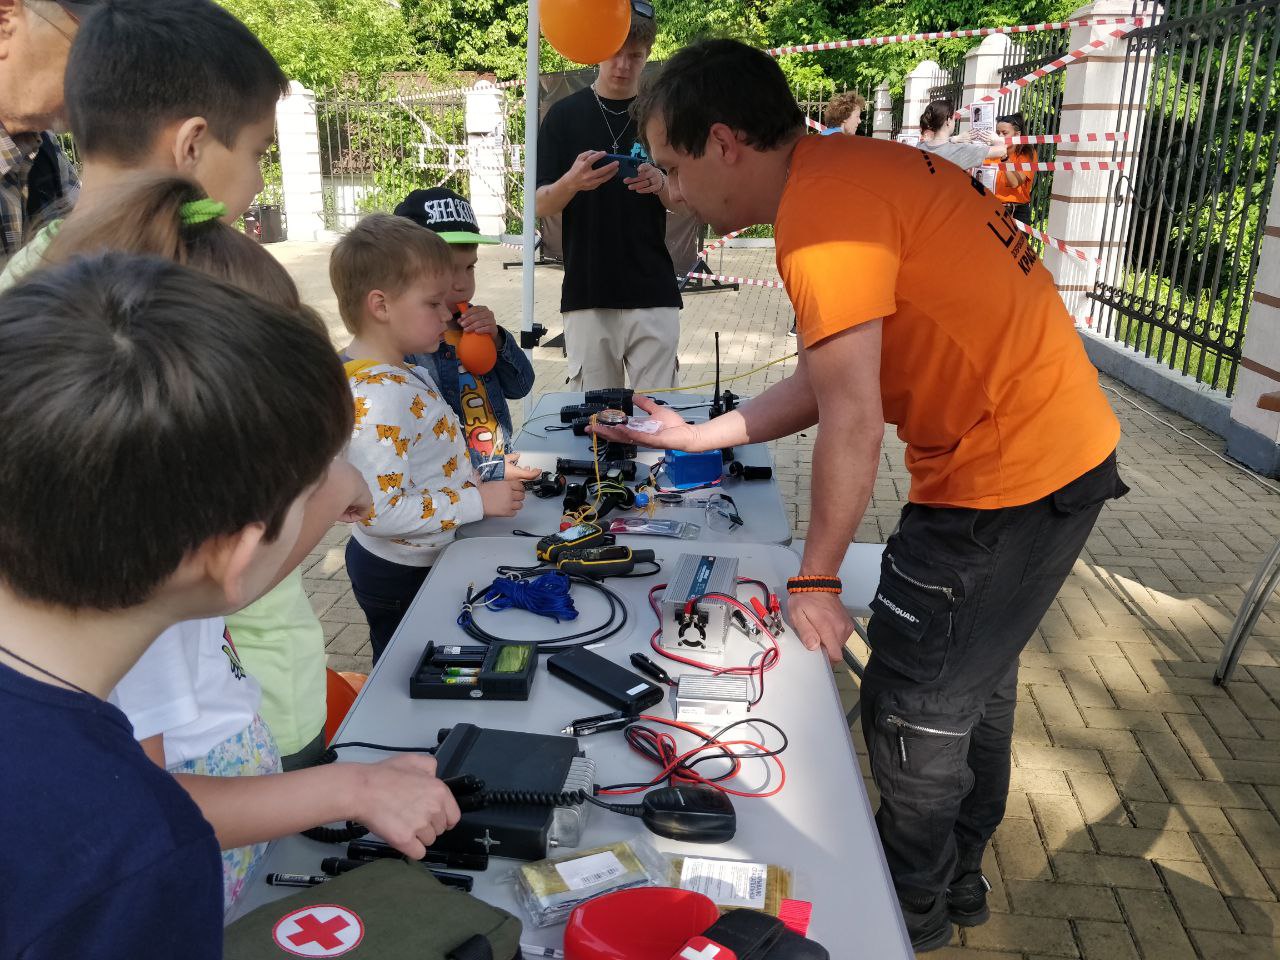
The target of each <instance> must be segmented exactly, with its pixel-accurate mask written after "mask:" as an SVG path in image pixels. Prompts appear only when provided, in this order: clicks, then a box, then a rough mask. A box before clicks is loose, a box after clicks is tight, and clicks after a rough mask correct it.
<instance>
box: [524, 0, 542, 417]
mask: <svg viewBox="0 0 1280 960" xmlns="http://www.w3.org/2000/svg"><path fill="white" fill-rule="evenodd" d="M539 33H540V21H539V18H538V0H529V38H528V46H527V47H526V53H525V84H524V251H523V252H524V310H523V321H522V324H521V329H522V330H524V331H526V332H532V330H533V322H534V319H533V318H534V297H533V281H534V276H533V274H534V266H533V261H534V249H533V245H534V225H535V223H536V222H537V213H536V212H535V211H536V205H537V199H536V194H537V191H538V58H539ZM525 355H526V356H527V357H529V358H530V361H532V359H533V351H532V350H525ZM532 410H533V399H532V395H530V396H528V397H525V400H524V415H525V417H528V416H529V414H530V413H531V412H532Z"/></svg>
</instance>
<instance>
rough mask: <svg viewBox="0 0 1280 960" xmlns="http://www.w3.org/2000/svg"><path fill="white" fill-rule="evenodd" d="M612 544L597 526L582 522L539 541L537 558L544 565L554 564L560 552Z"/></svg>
mask: <svg viewBox="0 0 1280 960" xmlns="http://www.w3.org/2000/svg"><path fill="white" fill-rule="evenodd" d="M612 542H613V538H612V537H610V536H608V535H607V534H606V533H605V532H604V530H603V529H601V527H600V526H599V525H598V524H595V523H588V522H587V521H585V520H583V521H580V522H578V523H575V524H574V525H573V526H571V527H568V528H567V529H564V530H561V531H560V532H559V533H553V534H551V535H550V536H547V537H543V538H542V539H541V540H539V541H538V546H537V557H538V559H539V560H542V561H543V562H545V563H555V562H556V557H557V556H558V555H559V554H560V552H561V551H562V550H572V549H581V548H583V547H593V546H596V545H597V544H601V543H612Z"/></svg>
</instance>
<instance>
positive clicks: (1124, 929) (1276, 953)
mask: <svg viewBox="0 0 1280 960" xmlns="http://www.w3.org/2000/svg"><path fill="white" fill-rule="evenodd" d="M270 249H272V250H273V252H275V253H276V254H277V256H279V257H280V259H281V260H282V261H283V262H284V263H285V264H286V265H287V266H288V267H289V268H290V270H291V272H292V273H293V274H294V276H295V277H296V279H297V280H298V282H299V285H300V287H301V288H302V291H303V294H304V296H305V297H307V298H308V299H309V300H310V301H311V302H312V303H314V304H315V305H316V306H317V307H318V308H319V309H320V310H321V311H322V313H324V314H325V315H326V317H327V318H328V319H329V320H330V321H331V323H332V326H333V330H334V334H335V342H338V343H341V342H342V341H341V326H340V324H339V323H338V322H337V315H336V309H335V306H334V298H333V294H332V292H331V291H330V290H329V287H328V279H327V272H326V270H327V252H328V248H327V247H326V246H325V245H323V244H290V243H285V244H279V245H275V246H273V247H272V248H270ZM513 255H514V256H518V253H517V252H516V251H512V250H503V249H502V248H488V249H484V250H483V251H482V255H481V265H480V268H479V271H478V274H479V284H478V288H479V290H478V293H477V297H476V299H477V300H478V301H479V302H483V303H487V304H489V305H490V306H492V307H493V308H494V310H495V312H496V313H497V315H498V317H499V319H500V320H501V321H502V322H504V323H505V324H507V325H508V326H511V327H513V328H514V327H518V325H519V312H520V280H521V274H520V270H519V269H513V270H507V271H503V270H502V268H501V266H500V262H501V261H502V260H504V259H509V258H511V257H512V256H513ZM716 259H717V258H715V257H713V264H712V265H713V267H715V268H716V270H717V271H718V272H722V273H727V274H733V275H739V276H748V277H759V278H773V277H776V272H775V270H774V267H773V261H772V251H771V250H729V251H725V252H724V253H723V256H722V259H720V262H716ZM537 281H538V304H539V307H538V317H539V319H540V320H541V321H542V322H543V323H544V324H546V325H547V327H548V328H549V329H550V330H551V331H552V334H553V335H554V334H556V333H558V332H559V331H560V322H559V314H558V290H559V282H560V274H559V273H558V272H557V271H555V270H554V269H550V268H539V270H538V273H537ZM790 322H791V311H790V305H789V304H788V302H787V300H786V297H785V294H783V293H782V292H781V291H777V290H769V289H761V288H754V287H748V288H744V289H743V290H742V291H740V292H738V293H710V294H697V295H693V296H690V297H688V298H687V305H686V309H685V311H684V314H683V327H682V335H681V349H680V358H681V364H682V371H683V379H684V382H685V383H702V382H704V381H706V380H709V379H710V378H711V375H712V372H713V340H712V335H713V333H714V331H716V330H719V331H720V332H721V352H722V357H723V362H724V370H725V374H726V375H733V374H737V373H741V372H745V371H748V370H751V369H753V368H754V367H757V366H759V365H760V364H763V363H766V362H767V361H769V360H771V359H774V358H775V357H778V356H783V355H786V354H789V353H791V352H792V351H793V350H794V349H795V341H794V340H791V339H788V338H787V336H786V331H787V327H788V326H789V324H790ZM534 365H535V369H536V372H537V375H538V387H537V390H538V391H539V392H541V391H544V390H555V389H558V388H560V387H561V385H562V384H563V382H564V362H563V360H562V358H561V357H560V354H559V351H558V350H555V349H539V350H538V351H536V355H535V364H534ZM793 365H794V360H791V361H787V362H784V363H779V364H776V365H774V366H771V367H769V368H767V369H766V370H763V371H760V372H758V373H755V374H752V375H751V376H749V377H746V378H744V379H743V380H740V381H738V382H736V383H735V384H734V385H733V387H734V390H735V391H737V392H739V393H744V394H748V395H749V394H753V393H757V392H759V391H760V390H761V389H762V388H763V387H765V386H766V385H768V384H770V383H773V382H776V381H777V380H779V379H781V378H782V377H784V376H786V375H787V373H788V372H789V371H790V370H791V369H792V368H793ZM1103 382H1104V386H1106V387H1107V388H1108V389H1109V390H1110V391H1111V393H1110V394H1109V396H1110V397H1111V399H1112V403H1113V406H1114V407H1115V410H1116V413H1117V414H1118V415H1119V417H1120V419H1121V421H1122V424H1123V428H1124V438H1123V440H1122V443H1121V447H1120V464H1121V469H1122V472H1123V475H1124V478H1125V480H1126V481H1127V482H1128V484H1129V485H1130V487H1131V488H1132V492H1131V493H1130V494H1129V496H1127V497H1126V498H1124V499H1123V500H1121V501H1118V502H1116V503H1113V504H1111V505H1109V506H1108V507H1107V509H1105V510H1104V511H1103V514H1102V516H1101V518H1100V519H1099V521H1098V525H1097V527H1096V529H1095V530H1094V532H1093V535H1092V536H1091V537H1090V539H1089V543H1088V546H1087V548H1086V550H1085V553H1084V555H1083V556H1082V557H1081V558H1080V561H1079V562H1078V563H1077V564H1076V567H1075V570H1074V571H1073V573H1072V575H1071V577H1070V579H1069V580H1068V581H1067V584H1066V586H1065V587H1064V588H1063V590H1062V593H1061V595H1060V596H1059V597H1058V599H1057V601H1056V602H1055V603H1054V605H1053V607H1052V608H1051V609H1050V610H1049V612H1048V613H1047V614H1046V616H1045V618H1044V620H1043V622H1042V623H1041V624H1040V627H1039V629H1038V631H1037V632H1036V635H1035V637H1033V638H1032V640H1031V642H1030V644H1029V645H1028V647H1027V649H1026V651H1025V653H1024V654H1023V656H1022V670H1021V676H1020V686H1019V703H1018V711H1017V720H1016V731H1015V741H1014V769H1013V776H1012V787H1011V791H1010V795H1009V805H1008V813H1007V816H1006V819H1005V822H1004V823H1003V825H1002V826H1001V828H1000V830H999V831H998V833H997V834H996V837H995V840H994V843H993V845H992V848H991V849H990V851H989V852H988V856H987V860H986V863H985V871H986V874H987V877H988V878H989V880H990V882H991V884H992V892H991V904H992V908H993V913H992V917H991V920H990V921H989V922H988V923H986V924H985V925H983V926H981V927H976V928H974V929H971V930H967V931H964V932H958V933H957V934H956V936H955V938H954V939H953V940H952V944H951V946H950V947H948V948H946V949H944V950H942V951H939V952H936V953H933V954H930V955H929V956H930V957H934V958H937V960H1014V958H1024V960H1047V958H1050V957H1078V958H1083V960H1134V958H1143V960H1182V958H1188V960H1190V958H1201V960H1246V958H1247V960H1274V958H1277V957H1280V902H1277V894H1278V893H1280V821H1278V820H1277V816H1278V815H1280V606H1277V605H1275V604H1273V605H1272V608H1271V610H1270V611H1269V612H1268V613H1264V614H1263V616H1262V618H1261V619H1260V621H1259V623H1258V626H1257V629H1256V630H1255V633H1254V637H1253V640H1252V641H1251V643H1250V645H1249V648H1248V649H1247V651H1246V652H1245V654H1244V656H1243V657H1242V659H1241V665H1240V668H1239V670H1238V672H1237V674H1236V677H1235V679H1234V681H1233V682H1232V683H1231V684H1230V685H1228V686H1227V687H1226V688H1221V687H1216V686H1214V685H1213V684H1212V682H1211V680H1210V678H1211V676H1212V673H1213V669H1214V665H1215V663H1216V662H1217V659H1218V656H1219V653H1220V650H1221V645H1222V639H1223V637H1224V636H1225V635H1226V633H1227V632H1228V630H1229V629H1230V625H1231V620H1232V617H1233V615H1234V611H1235V609H1236V607H1237V606H1238V604H1239V603H1240V600H1241V597H1242V595H1243V591H1244V589H1245V588H1246V587H1247V585H1248V583H1249V580H1250V579H1251V577H1252V574H1253V571H1254V568H1255V566H1256V565H1257V564H1258V562H1259V561H1260V560H1261V559H1262V556H1263V554H1264V553H1265V552H1266V551H1267V550H1268V549H1269V548H1270V547H1271V545H1272V544H1273V543H1274V542H1275V540H1276V538H1277V536H1280V496H1278V495H1277V494H1276V493H1275V492H1272V491H1270V490H1267V489H1264V488H1262V487H1261V486H1260V485H1259V484H1258V483H1256V482H1255V481H1254V480H1252V479H1250V478H1249V477H1247V476H1245V475H1244V474H1242V473H1241V472H1239V471H1238V470H1236V469H1234V468H1233V467H1232V466H1230V465H1228V464H1226V463H1224V462H1223V461H1222V460H1221V459H1219V458H1218V456H1217V454H1218V453H1221V451H1222V449H1223V443H1222V441H1221V440H1220V439H1219V438H1217V437H1216V436H1214V435H1212V434H1209V433H1206V432H1205V431H1203V430H1201V429H1200V428H1198V427H1196V426H1194V425H1192V424H1190V423H1188V422H1187V421H1184V420H1182V419H1181V418H1180V417H1178V416H1177V415H1176V414H1172V413H1170V412H1169V411H1167V410H1164V409H1162V408H1159V407H1157V406H1156V405H1155V404H1154V403H1152V402H1151V401H1150V400H1148V399H1146V398H1145V397H1142V396H1140V395H1138V394H1135V393H1133V392H1132V391H1129V390H1128V389H1126V388H1124V387H1121V386H1119V385H1118V384H1115V383H1113V382H1111V381H1109V380H1106V379H1104V381H1103ZM1131 402H1132V403H1137V404H1140V405H1141V406H1142V407H1144V408H1146V409H1147V410H1149V411H1152V412H1154V413H1155V414H1156V415H1158V416H1159V417H1160V418H1161V419H1163V420H1166V421H1169V422H1170V423H1171V424H1172V425H1173V426H1169V425H1165V424H1161V423H1158V422H1156V421H1155V420H1154V419H1152V418H1151V417H1150V416H1148V415H1147V414H1146V413H1143V412H1141V411H1140V410H1138V409H1135V407H1134V406H1132V405H1131ZM1193 438H1194V440H1198V441H1200V442H1201V443H1203V444H1205V445H1206V446H1207V447H1208V448H1209V449H1208V450H1206V449H1204V448H1202V447H1200V446H1198V445H1197V444H1196V443H1195V442H1193ZM812 442H813V437H812V432H809V434H807V435H803V434H802V435H800V436H798V437H794V438H790V439H787V440H783V441H778V442H776V443H775V444H773V450H774V456H775V458H776V461H777V467H778V470H777V477H778V480H779V483H780V485H781V487H782V492H783V497H784V499H785V501H786V503H787V505H788V508H789V510H790V512H791V517H792V523H793V527H794V531H795V535H796V536H797V537H803V536H805V533H806V530H807V526H808V507H809V495H810V487H809V485H810V460H811V457H812ZM902 454H903V450H902V444H901V443H900V442H899V441H898V440H897V439H896V437H894V436H893V435H892V433H888V434H887V435H886V438H885V445H884V450H883V453H882V460H881V466H880V473H879V477H878V478H877V480H876V484H875V492H874V499H873V501H872V503H871V506H870V508H869V509H868V511H867V515H866V518H865V519H864V521H863V523H862V526H861V527H860V528H859V530H858V539H859V540H863V541H873V542H883V541H884V539H885V537H886V536H887V535H888V534H889V533H890V532H891V531H892V529H893V525H894V523H895V520H896V518H897V514H898V510H899V508H900V506H901V504H902V503H903V502H904V500H905V496H906V491H907V485H908V477H907V472H906V469H905V467H904V466H903V456H902ZM344 542H345V534H344V533H343V532H342V531H339V530H335V531H333V532H332V533H330V534H329V536H327V537H326V538H325V541H324V543H323V544H321V546H320V547H319V548H318V549H317V551H316V552H315V553H313V554H312V555H311V556H310V557H309V558H308V560H307V566H306V569H305V580H304V582H305V583H306V585H307V589H308V591H309V592H310V594H311V599H312V603H313V605H314V607H315V609H316V612H317V614H319V616H320V617H321V620H322V622H323V623H324V629H325V635H326V637H327V638H328V651H329V661H330V665H331V666H333V667H335V668H337V669H344V670H358V671H361V672H364V671H367V670H368V668H369V662H370V661H369V645H368V629H367V627H366V626H365V624H364V622H363V617H362V615H361V613H360V610H359V608H358V607H357V606H356V603H355V600H354V599H353V598H352V596H351V590H350V584H349V582H348V581H347V578H346V574H345V571H344V569H343V560H342V545H343V543H344ZM858 653H859V654H860V655H863V656H865V654H866V651H865V649H863V650H859V651H858ZM837 683H838V686H839V687H840V688H841V691H842V695H843V696H844V697H845V698H846V700H847V702H848V703H852V702H853V699H854V697H856V683H855V682H854V680H853V678H852V675H851V674H849V673H848V671H846V670H845V669H844V668H843V667H841V668H840V669H838V671H837ZM852 742H853V745H854V748H855V749H856V751H857V753H858V757H859V760H860V762H861V764H862V767H863V771H864V774H865V773H866V757H865V750H864V748H863V745H862V738H861V732H860V731H858V730H854V731H853V739H852ZM834 748H838V747H834ZM867 783H868V789H869V790H871V792H872V795H873V799H874V787H873V786H872V785H871V783H870V780H869V778H868V780H867Z"/></svg>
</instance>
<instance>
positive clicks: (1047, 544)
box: [1026, 453, 1129, 580]
mask: <svg viewBox="0 0 1280 960" xmlns="http://www.w3.org/2000/svg"><path fill="white" fill-rule="evenodd" d="M1128 492H1129V488H1128V486H1126V485H1125V482H1124V481H1123V480H1121V479H1120V474H1119V472H1118V471H1117V470H1116V455H1115V454H1114V453H1113V454H1111V456H1109V457H1107V459H1106V460H1103V461H1102V463H1100V464H1098V465H1097V466H1096V467H1094V468H1093V469H1092V470H1090V471H1089V472H1088V473H1085V474H1082V475H1081V476H1079V477H1077V478H1076V479H1075V480H1072V481H1071V482H1070V483H1068V484H1067V485H1066V486H1065V487H1062V488H1061V489H1060V490H1055V491H1054V492H1053V493H1051V494H1049V498H1048V500H1049V509H1048V510H1046V511H1045V512H1044V515H1043V518H1042V519H1041V522H1040V529H1039V530H1037V531H1036V540H1035V545H1034V546H1033V547H1032V550H1031V554H1030V558H1029V561H1028V563H1027V567H1026V578H1027V579H1029V580H1057V579H1063V578H1065V577H1066V576H1067V575H1068V574H1070V573H1071V568H1072V567H1073V566H1074V565H1075V562H1076V558H1077V557H1078V556H1079V555H1080V551H1081V550H1082V549H1084V542H1085V540H1086V539H1088V536H1089V531H1090V530H1092V529H1093V524H1094V521H1095V520H1096V519H1097V517H1098V513H1099V512H1100V511H1101V510H1102V505H1103V504H1104V503H1106V502H1107V501H1108V500H1115V499H1118V498H1120V497H1123V496H1124V495H1125V494H1126V493H1128Z"/></svg>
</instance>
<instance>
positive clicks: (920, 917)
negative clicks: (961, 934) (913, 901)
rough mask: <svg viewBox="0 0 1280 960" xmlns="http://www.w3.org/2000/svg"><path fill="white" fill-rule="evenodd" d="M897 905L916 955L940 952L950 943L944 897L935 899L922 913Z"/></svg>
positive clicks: (948, 922) (948, 920) (902, 904)
mask: <svg viewBox="0 0 1280 960" xmlns="http://www.w3.org/2000/svg"><path fill="white" fill-rule="evenodd" d="M899 905H900V906H901V907H902V919H903V920H904V921H906V924H907V936H909V937H910V938H911V949H912V950H914V951H915V952H916V953H927V952H928V951H930V950H941V949H942V948H943V947H945V946H946V945H947V944H949V943H950V942H951V920H950V919H949V918H948V916H947V906H948V904H947V898H946V897H945V896H943V897H935V898H934V899H933V902H932V903H931V904H930V905H929V906H928V907H927V908H926V909H924V910H923V911H916V910H913V909H912V908H911V907H910V906H909V905H907V904H905V903H901V901H899Z"/></svg>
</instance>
